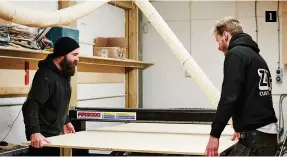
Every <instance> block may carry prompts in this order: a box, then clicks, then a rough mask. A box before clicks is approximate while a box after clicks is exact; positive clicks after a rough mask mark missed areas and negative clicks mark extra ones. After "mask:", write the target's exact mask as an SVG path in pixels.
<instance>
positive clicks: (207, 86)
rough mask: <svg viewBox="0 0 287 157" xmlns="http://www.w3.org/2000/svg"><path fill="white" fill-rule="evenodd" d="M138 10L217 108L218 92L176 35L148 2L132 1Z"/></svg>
mask: <svg viewBox="0 0 287 157" xmlns="http://www.w3.org/2000/svg"><path fill="white" fill-rule="evenodd" d="M134 2H135V3H136V5H137V6H138V7H139V9H140V10H141V11H142V12H143V13H144V15H145V16H146V17H147V18H148V20H149V21H150V22H151V24H152V25H153V26H154V28H155V29H156V30H157V32H158V33H159V34H160V36H161V37H162V38H163V40H164V41H165V42H166V44H167V45H168V46H169V48H170V49H171V50H172V51H173V53H174V54H175V56H176V58H177V59H178V60H179V61H180V63H181V64H182V65H183V67H184V69H185V70H186V71H187V73H188V74H189V75H190V76H191V78H192V79H193V80H194V81H195V83H196V84H197V85H198V86H199V88H200V89H201V90H202V91H203V92H204V94H205V95H206V96H207V97H208V99H209V100H210V101H211V103H212V104H213V106H214V107H217V105H218V102H219V99H220V92H219V91H218V90H217V89H216V87H215V86H214V85H213V84H212V82H211V81H210V80H209V79H208V77H207V76H206V74H205V73H204V72H203V71H202V69H201V68H200V67H199V65H198V64H197V63H196V61H195V60H194V59H193V58H192V57H191V55H190V54H189V53H188V51H187V50H186V49H185V47H184V46H183V45H182V43H181V42H180V41H179V39H178V38H177V37H176V35H175V34H174V33H173V32H172V30H171V29H170V28H169V26H168V25H167V24H166V22H165V21H164V20H163V18H162V17H161V16H160V14H159V13H158V12H157V11H156V9H155V8H154V7H153V6H152V4H151V3H150V2H149V1H148V0H134ZM229 124H232V121H231V120H230V121H229Z"/></svg>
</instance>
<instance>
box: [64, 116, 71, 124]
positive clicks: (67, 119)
mask: <svg viewBox="0 0 287 157" xmlns="http://www.w3.org/2000/svg"><path fill="white" fill-rule="evenodd" d="M70 122H71V121H70V117H69V114H67V117H66V122H65V124H68V123H70Z"/></svg>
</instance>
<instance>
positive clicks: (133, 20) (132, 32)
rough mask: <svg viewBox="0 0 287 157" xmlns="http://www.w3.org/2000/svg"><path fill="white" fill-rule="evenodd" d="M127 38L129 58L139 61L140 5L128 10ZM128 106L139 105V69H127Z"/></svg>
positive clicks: (134, 5)
mask: <svg viewBox="0 0 287 157" xmlns="http://www.w3.org/2000/svg"><path fill="white" fill-rule="evenodd" d="M126 38H127V41H128V58H129V59H133V60H136V61H138V60H139V57H138V7H137V5H136V4H134V3H133V4H132V9H129V10H126ZM126 73H127V74H126V81H127V82H126V94H127V97H126V108H138V105H139V91H138V86H139V81H138V80H139V69H138V68H133V69H130V68H129V69H127V71H126Z"/></svg>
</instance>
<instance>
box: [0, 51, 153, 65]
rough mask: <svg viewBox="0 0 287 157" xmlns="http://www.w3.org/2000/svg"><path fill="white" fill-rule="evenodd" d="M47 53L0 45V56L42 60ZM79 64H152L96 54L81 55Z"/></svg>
mask: <svg viewBox="0 0 287 157" xmlns="http://www.w3.org/2000/svg"><path fill="white" fill-rule="evenodd" d="M49 53H50V52H47V51H38V50H26V49H21V48H3V47H0V56H3V57H16V58H19V59H34V60H42V59H45V58H46V57H47V55H48V54H49ZM79 64H93V65H105V66H116V67H130V68H143V69H144V68H148V67H150V66H151V65H153V63H146V62H142V61H135V60H131V59H115V58H103V57H96V56H93V57H84V56H81V57H80V60H79Z"/></svg>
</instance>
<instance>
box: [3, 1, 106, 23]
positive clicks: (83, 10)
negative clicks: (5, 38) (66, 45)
mask: <svg viewBox="0 0 287 157" xmlns="http://www.w3.org/2000/svg"><path fill="white" fill-rule="evenodd" d="M109 1H110V0H99V1H90V2H85V3H80V4H77V5H74V6H71V7H68V8H64V9H61V10H57V11H55V12H51V11H38V10H31V9H27V8H23V7H19V6H17V7H15V6H14V5H12V4H10V3H8V2H5V1H2V0H1V3H0V18H2V19H4V20H6V21H11V22H14V23H17V24H21V25H25V26H30V27H42V28H44V27H52V26H58V25H65V24H68V23H71V22H73V21H75V20H77V19H80V18H82V17H84V16H86V15H88V14H90V13H92V12H93V11H95V10H96V9H97V8H99V7H101V6H102V5H104V4H106V3H108V2H109Z"/></svg>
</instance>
